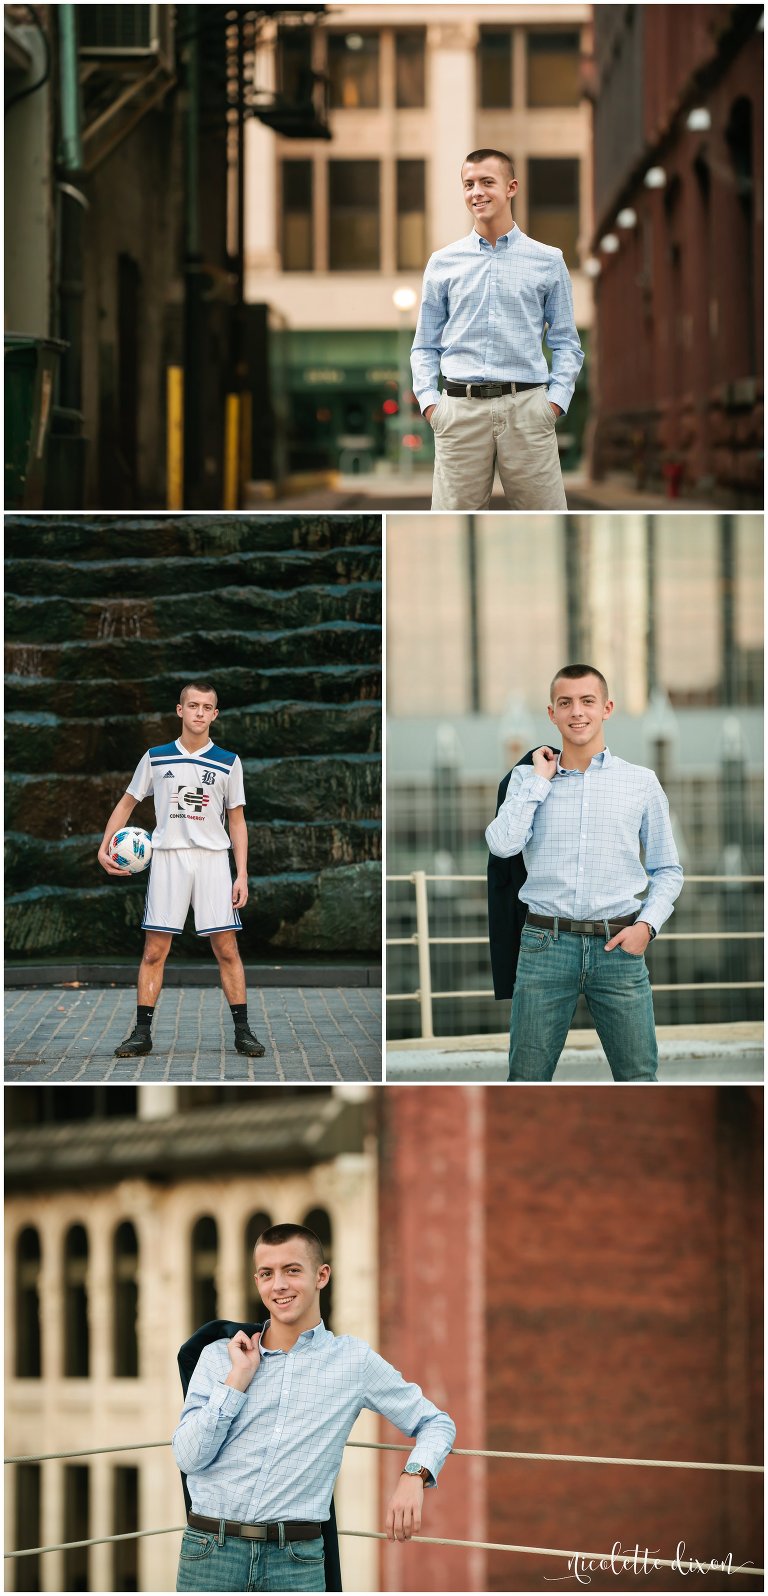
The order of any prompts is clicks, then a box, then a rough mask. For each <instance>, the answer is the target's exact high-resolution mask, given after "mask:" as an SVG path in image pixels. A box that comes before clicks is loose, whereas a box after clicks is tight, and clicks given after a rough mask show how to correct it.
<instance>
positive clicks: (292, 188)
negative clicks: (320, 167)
mask: <svg viewBox="0 0 768 1596" xmlns="http://www.w3.org/2000/svg"><path fill="white" fill-rule="evenodd" d="M282 176H283V203H282V208H281V219H282V242H281V250H280V253H281V256H282V262H283V271H286V272H311V270H312V265H313V260H312V250H313V243H312V162H311V161H283V163H282Z"/></svg>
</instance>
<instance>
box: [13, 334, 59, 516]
mask: <svg viewBox="0 0 768 1596" xmlns="http://www.w3.org/2000/svg"><path fill="white" fill-rule="evenodd" d="M68 347H69V346H68V344H65V343H63V342H62V341H61V339H60V338H32V337H29V336H28V335H26V334H24V333H6V334H5V507H6V509H7V510H39V509H41V508H42V505H43V498H44V494H45V463H46V454H47V449H48V434H49V431H50V422H51V411H52V409H53V388H54V380H55V377H56V364H57V361H58V358H59V355H60V354H61V353H62V351H63V350H64V349H67V348H68Z"/></svg>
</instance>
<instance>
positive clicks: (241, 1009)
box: [229, 1003, 248, 1030]
mask: <svg viewBox="0 0 768 1596" xmlns="http://www.w3.org/2000/svg"><path fill="white" fill-rule="evenodd" d="M229 1006H230V1008H231V1010H232V1018H233V1020H234V1022H235V1030H237V1027H238V1025H247V1024H248V1004H247V1003H230V1005H229Z"/></svg>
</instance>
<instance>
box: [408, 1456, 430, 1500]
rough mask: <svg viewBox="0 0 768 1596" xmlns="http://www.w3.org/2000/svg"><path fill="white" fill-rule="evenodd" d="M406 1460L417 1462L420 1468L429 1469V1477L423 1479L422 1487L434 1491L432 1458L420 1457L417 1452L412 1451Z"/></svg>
mask: <svg viewBox="0 0 768 1596" xmlns="http://www.w3.org/2000/svg"><path fill="white" fill-rule="evenodd" d="M408 1462H409V1463H418V1465H419V1468H420V1469H429V1479H428V1480H424V1482H423V1484H424V1489H425V1491H436V1490H437V1480H436V1479H435V1473H434V1463H433V1462H432V1459H431V1458H428V1457H421V1456H420V1455H419V1453H418V1452H412V1453H411V1455H410V1457H409V1459H408ZM403 1472H405V1471H403Z"/></svg>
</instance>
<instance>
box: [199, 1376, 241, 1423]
mask: <svg viewBox="0 0 768 1596" xmlns="http://www.w3.org/2000/svg"><path fill="white" fill-rule="evenodd" d="M245 1398H246V1392H245V1391H236V1390H235V1387H234V1386H233V1385H225V1383H224V1381H223V1380H219V1381H218V1382H217V1384H216V1385H215V1386H214V1388H213V1390H212V1392H211V1394H210V1396H209V1398H208V1406H209V1408H213V1409H214V1410H216V1409H218V1411H219V1412H220V1413H223V1415H224V1417H225V1419H234V1418H235V1417H236V1416H237V1414H238V1413H239V1412H240V1409H241V1407H242V1406H243V1403H244V1402H245Z"/></svg>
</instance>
